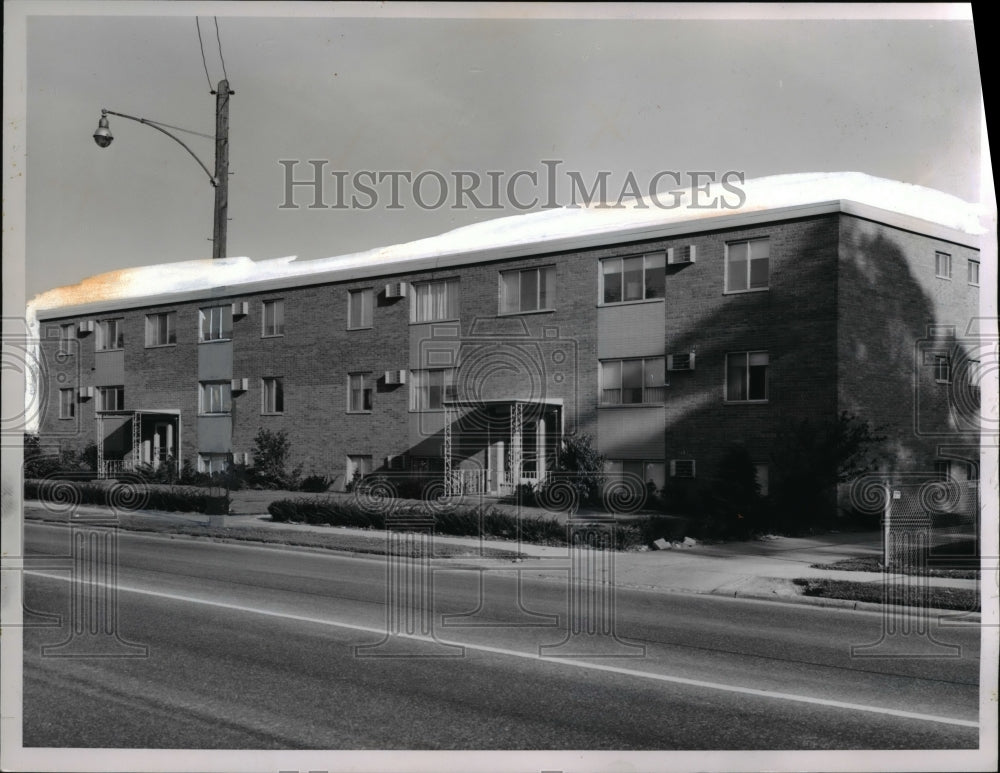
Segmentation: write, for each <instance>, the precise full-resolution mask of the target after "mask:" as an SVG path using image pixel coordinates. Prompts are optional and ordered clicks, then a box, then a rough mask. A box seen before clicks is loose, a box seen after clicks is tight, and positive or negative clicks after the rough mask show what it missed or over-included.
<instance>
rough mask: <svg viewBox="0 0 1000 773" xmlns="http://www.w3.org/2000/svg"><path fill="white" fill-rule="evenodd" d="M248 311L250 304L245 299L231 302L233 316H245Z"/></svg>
mask: <svg viewBox="0 0 1000 773" xmlns="http://www.w3.org/2000/svg"><path fill="white" fill-rule="evenodd" d="M249 313H250V304H249V302H247V301H237V302H236V303H234V304H233V316H234V317H245V316H246V315H247V314H249Z"/></svg>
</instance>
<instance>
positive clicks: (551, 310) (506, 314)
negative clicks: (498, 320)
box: [497, 309, 555, 317]
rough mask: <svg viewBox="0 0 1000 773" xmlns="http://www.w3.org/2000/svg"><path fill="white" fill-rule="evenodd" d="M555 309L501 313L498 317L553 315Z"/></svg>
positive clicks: (498, 313)
mask: <svg viewBox="0 0 1000 773" xmlns="http://www.w3.org/2000/svg"><path fill="white" fill-rule="evenodd" d="M553 313H555V309H534V310H532V311H499V312H497V316H498V317H521V316H524V315H525V314H553Z"/></svg>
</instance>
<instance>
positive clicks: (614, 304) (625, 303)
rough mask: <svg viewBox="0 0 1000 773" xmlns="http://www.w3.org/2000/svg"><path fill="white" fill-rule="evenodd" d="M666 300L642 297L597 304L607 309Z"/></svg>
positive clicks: (598, 306) (600, 307)
mask: <svg viewBox="0 0 1000 773" xmlns="http://www.w3.org/2000/svg"><path fill="white" fill-rule="evenodd" d="M665 300H666V299H665V298H642V299H641V300H636V301H612V302H611V303H603V302H601V303H598V304H597V308H599V309H607V308H611V307H617V306H635V305H637V304H640V303H663V302H664V301H665Z"/></svg>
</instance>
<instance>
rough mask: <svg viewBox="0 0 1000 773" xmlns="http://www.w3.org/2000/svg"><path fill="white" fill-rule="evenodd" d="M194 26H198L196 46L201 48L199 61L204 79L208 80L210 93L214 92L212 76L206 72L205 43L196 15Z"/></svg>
mask: <svg viewBox="0 0 1000 773" xmlns="http://www.w3.org/2000/svg"><path fill="white" fill-rule="evenodd" d="M194 23H195V26H196V27H197V28H198V47H199V48H201V63H202V64H203V65H204V66H205V80H207V81H208V90H209V92H210V93H212V94H214V93H215V90H214V89H213V88H212V76H211V75H209V74H208V62H206V61H205V44H204V43H202V41H201V22H199V21H198V17H197V16H195V17H194Z"/></svg>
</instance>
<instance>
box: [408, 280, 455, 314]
mask: <svg viewBox="0 0 1000 773" xmlns="http://www.w3.org/2000/svg"><path fill="white" fill-rule="evenodd" d="M412 309H413V314H412V319H413V321H414V322H438V321H440V320H444V319H458V280H457V279H449V280H447V281H444V282H425V283H424V284H420V285H416V286H415V287H414V295H413V306H412Z"/></svg>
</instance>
